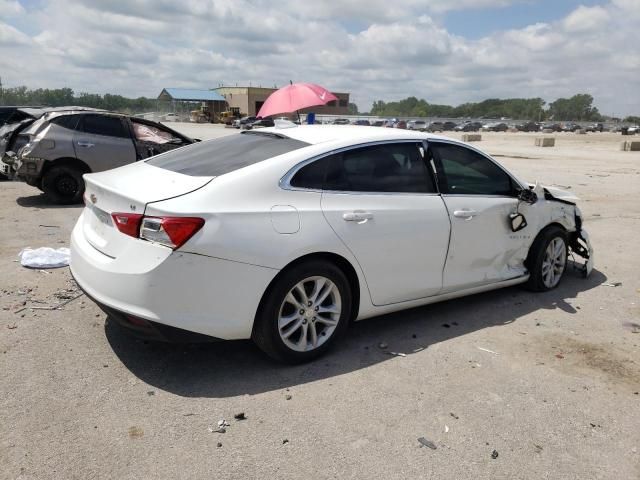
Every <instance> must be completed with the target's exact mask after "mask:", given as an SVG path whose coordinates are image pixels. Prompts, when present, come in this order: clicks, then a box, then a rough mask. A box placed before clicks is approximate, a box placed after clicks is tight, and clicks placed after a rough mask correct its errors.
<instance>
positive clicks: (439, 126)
mask: <svg viewBox="0 0 640 480" xmlns="http://www.w3.org/2000/svg"><path fill="white" fill-rule="evenodd" d="M457 126H458V125H457V124H456V123H455V122H431V123H430V124H429V126H428V127H427V131H428V132H451V131H453V130H454V129H455V128H456V127H457Z"/></svg>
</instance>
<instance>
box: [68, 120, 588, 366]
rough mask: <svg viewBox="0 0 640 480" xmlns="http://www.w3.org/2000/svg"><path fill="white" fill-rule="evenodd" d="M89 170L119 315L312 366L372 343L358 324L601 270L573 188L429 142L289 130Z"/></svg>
mask: <svg viewBox="0 0 640 480" xmlns="http://www.w3.org/2000/svg"><path fill="white" fill-rule="evenodd" d="M85 178H86V181H87V192H86V193H87V195H88V196H89V198H90V200H89V201H87V202H86V206H85V208H84V210H83V212H82V214H81V215H80V218H79V219H78V221H77V223H76V226H75V227H74V229H73V233H72V234H71V246H70V248H71V263H70V270H71V274H72V275H73V277H74V278H75V280H76V282H77V283H78V285H79V286H80V288H82V290H84V291H85V292H86V294H87V296H88V298H90V299H91V300H92V301H94V302H96V304H97V305H98V306H99V307H100V308H101V309H103V310H104V311H105V312H107V314H108V315H109V320H110V321H113V322H114V323H118V324H120V325H122V326H124V327H125V328H128V329H129V330H131V331H133V332H135V333H137V334H138V335H146V336H147V337H152V338H156V339H158V338H159V339H169V340H170V339H171V337H172V336H173V338H176V337H178V336H181V337H182V338H183V339H185V338H186V337H188V336H189V335H192V338H194V337H195V338H198V335H197V334H199V335H200V338H202V335H207V336H211V337H215V338H217V339H224V340H240V339H249V338H251V339H253V340H254V341H255V343H256V344H257V345H258V346H259V347H260V348H261V349H262V350H263V351H264V352H266V353H267V354H268V355H271V356H272V357H274V358H276V359H278V360H282V361H288V362H292V363H300V362H305V361H310V360H313V359H314V358H317V357H318V356H320V355H322V354H323V353H326V352H327V350H328V349H329V348H330V347H331V345H332V344H334V343H335V342H337V341H339V340H340V337H341V336H348V335H349V334H353V333H355V334H356V336H359V333H360V332H362V331H363V330H360V331H359V332H354V331H353V329H352V330H349V329H348V325H349V324H350V323H351V322H352V321H356V320H361V319H365V318H370V317H376V316H379V315H382V314H385V313H391V312H394V311H399V310H403V309H407V308H414V307H417V306H420V305H426V304H430V303H433V302H437V301H442V300H449V301H451V299H452V298H455V297H462V296H465V295H470V294H476V293H478V292H483V291H488V290H493V289H497V288H500V287H509V286H513V285H516V284H523V285H524V284H526V285H527V287H528V288H529V289H530V290H533V291H541V292H546V291H550V290H553V289H555V288H557V287H558V286H559V285H560V284H561V281H562V278H563V276H564V274H565V271H567V270H569V268H573V267H574V265H575V266H578V265H579V263H578V262H576V263H573V262H571V261H570V255H572V254H575V256H576V257H577V256H580V257H583V258H585V260H586V262H585V263H584V264H583V265H582V266H581V267H582V268H581V270H582V272H583V274H584V275H587V274H588V272H590V271H591V269H592V268H593V255H592V249H591V246H590V243H589V237H588V234H587V232H585V230H584V222H583V217H582V214H581V213H580V210H579V208H578V206H577V205H576V204H575V202H576V201H577V198H576V197H575V196H573V195H572V194H571V192H568V191H562V190H559V189H555V188H550V187H549V188H544V187H542V186H541V185H539V184H538V185H537V186H536V187H533V189H532V186H531V185H530V184H529V183H528V182H524V181H521V180H519V179H518V178H517V177H516V176H515V175H514V174H512V173H510V172H509V171H508V170H507V169H505V168H504V167H503V166H501V165H500V164H499V163H498V162H496V161H495V160H494V159H493V158H491V157H490V156H489V155H487V154H484V153H482V152H480V151H479V150H477V149H475V148H472V147H470V146H468V145H465V144H463V143H461V142H457V141H455V140H452V139H443V138H438V137H434V136H432V135H429V134H426V133H420V132H412V131H408V130H404V131H399V130H388V129H382V128H373V127H359V128H347V127H338V126H314V125H305V126H301V127H293V128H291V127H289V128H282V129H279V128H277V127H276V128H269V129H261V130H255V131H249V132H243V133H241V134H239V135H228V136H226V137H224V138H218V139H215V140H210V141H207V142H202V143H200V144H196V145H192V146H188V147H185V148H184V149H178V150H175V151H173V152H168V153H166V154H164V155H158V156H157V157H155V158H151V159H148V160H146V161H141V162H137V163H135V164H133V165H127V166H125V167H122V168H119V169H116V170H111V171H108V172H101V173H95V174H90V175H86V176H85ZM251 193H253V194H251ZM525 217H526V220H525ZM572 280H574V279H573V278H572ZM595 281H599V279H596V280H594V282H595ZM572 283H573V285H571V286H570V287H568V288H567V290H563V291H560V292H559V293H557V294H556V297H555V298H561V297H566V296H567V292H568V291H569V290H573V291H575V289H576V288H577V287H576V285H575V281H574V282H572ZM569 293H570V292H569ZM512 296H513V292H508V293H507V294H505V296H504V297H503V298H504V299H505V300H504V302H505V303H509V304H511V303H512V301H511V300H510V297H512ZM492 298H494V297H492ZM523 298H524V301H527V302H531V304H535V300H533V299H529V298H526V297H523ZM453 302H458V303H456V304H460V305H463V306H464V302H465V300H461V301H456V300H453ZM460 302H461V303H460ZM380 325H381V323H380V322H378V323H377V326H376V330H377V331H378V332H380V331H381V330H380ZM496 338H497V337H496ZM74 341H75V342H80V341H82V340H81V339H75V340H74ZM496 341H497V340H496ZM398 343H399V342H398ZM342 353H344V352H342ZM357 355H359V353H358V354H357ZM343 357H344V355H341V356H339V357H336V358H335V359H334V361H335V362H338V363H339V362H341V361H342V358H343ZM212 368H215V366H212ZM319 368H324V367H322V366H320V367H319Z"/></svg>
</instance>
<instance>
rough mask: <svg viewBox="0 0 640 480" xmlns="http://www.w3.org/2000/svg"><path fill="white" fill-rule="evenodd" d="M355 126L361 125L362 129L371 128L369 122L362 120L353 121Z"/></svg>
mask: <svg viewBox="0 0 640 480" xmlns="http://www.w3.org/2000/svg"><path fill="white" fill-rule="evenodd" d="M353 124H354V125H360V126H361V127H369V126H370V125H371V124H370V123H369V120H366V119H363V118H360V119H358V120H354V121H353Z"/></svg>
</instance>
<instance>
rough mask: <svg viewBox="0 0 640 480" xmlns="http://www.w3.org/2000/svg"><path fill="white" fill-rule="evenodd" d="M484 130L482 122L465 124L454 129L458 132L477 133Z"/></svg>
mask: <svg viewBox="0 0 640 480" xmlns="http://www.w3.org/2000/svg"><path fill="white" fill-rule="evenodd" d="M481 128H482V123H480V122H464V123H461V124H460V125H458V126H457V127H455V128H454V131H456V132H477V131H479V130H480V129H481Z"/></svg>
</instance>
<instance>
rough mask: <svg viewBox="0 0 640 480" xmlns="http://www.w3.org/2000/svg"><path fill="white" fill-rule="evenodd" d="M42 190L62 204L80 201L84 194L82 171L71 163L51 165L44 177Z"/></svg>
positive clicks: (54, 200)
mask: <svg viewBox="0 0 640 480" xmlns="http://www.w3.org/2000/svg"><path fill="white" fill-rule="evenodd" d="M42 191H43V192H44V193H45V194H46V195H47V196H48V197H49V198H50V199H51V200H52V201H53V202H54V203H57V204H60V205H68V204H72V203H80V202H81V201H82V195H83V194H84V180H82V172H81V171H80V170H78V169H77V168H74V167H72V166H69V165H59V166H54V167H51V168H50V169H49V170H47V171H46V173H45V174H44V177H43V178H42Z"/></svg>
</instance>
